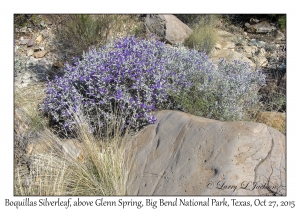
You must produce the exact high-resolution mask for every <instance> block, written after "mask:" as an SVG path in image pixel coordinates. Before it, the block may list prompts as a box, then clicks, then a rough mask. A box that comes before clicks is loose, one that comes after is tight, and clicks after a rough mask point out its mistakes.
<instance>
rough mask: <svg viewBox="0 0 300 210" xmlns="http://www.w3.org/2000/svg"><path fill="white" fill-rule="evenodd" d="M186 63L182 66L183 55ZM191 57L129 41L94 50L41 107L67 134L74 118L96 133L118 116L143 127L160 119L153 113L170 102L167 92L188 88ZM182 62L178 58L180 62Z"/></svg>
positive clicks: (54, 84) (70, 67)
mask: <svg viewBox="0 0 300 210" xmlns="http://www.w3.org/2000/svg"><path fill="white" fill-rule="evenodd" d="M180 56H181V57H182V59H183V58H184V59H186V61H185V63H184V64H183V63H179V62H178V57H180ZM190 56H196V55H195V54H193V55H190V53H185V54H184V53H181V54H180V52H178V51H176V50H173V49H171V48H169V47H167V46H166V45H165V44H164V43H162V42H159V41H155V40H152V41H147V40H138V39H136V38H134V37H127V38H123V39H120V40H117V41H115V42H114V43H113V44H112V45H111V46H110V45H106V46H104V47H102V48H100V49H97V50H96V49H93V50H89V52H87V53H84V54H83V56H82V58H81V59H79V58H78V59H77V60H76V61H75V62H74V63H73V64H70V63H66V64H65V67H64V75H63V76H61V77H55V79H54V80H53V81H49V82H48V86H47V88H46V94H47V97H46V99H45V101H44V102H43V103H42V109H43V111H44V112H45V113H48V114H49V115H50V116H51V118H52V120H53V121H54V122H55V123H56V124H57V125H58V126H59V127H60V128H65V129H67V130H68V131H71V130H72V129H73V126H74V124H75V123H76V121H75V119H74V117H72V116H73V115H74V114H76V115H77V116H79V115H80V116H84V117H85V119H89V120H90V119H92V120H90V122H91V123H90V127H91V129H92V130H93V129H95V128H99V127H101V126H102V125H103V124H104V123H107V122H109V120H110V119H112V118H113V116H114V115H116V113H117V112H118V115H120V116H119V119H120V120H121V124H122V125H123V126H128V125H129V126H130V127H134V128H139V127H141V126H143V125H146V124H149V123H154V122H155V121H156V119H155V117H154V115H153V114H152V113H151V112H152V111H153V110H155V109H157V108H164V107H165V106H166V104H168V102H167V101H168V94H167V93H168V90H171V91H172V92H176V91H177V90H179V89H184V88H188V87H189V85H190V83H189V82H188V80H187V78H188V77H187V76H188V71H185V70H187V69H188V68H189V67H190V66H193V65H196V66H197V65H198V66H197V68H201V62H202V61H201V59H202V57H201V56H198V60H199V61H198V62H197V63H196V64H194V60H188V59H189V57H190ZM176 59H177V60H176Z"/></svg>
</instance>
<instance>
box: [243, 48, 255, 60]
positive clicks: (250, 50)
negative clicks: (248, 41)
mask: <svg viewBox="0 0 300 210" xmlns="http://www.w3.org/2000/svg"><path fill="white" fill-rule="evenodd" d="M256 51H257V47H255V46H243V54H244V55H245V56H246V57H247V58H252V57H253V55H255V53H256Z"/></svg>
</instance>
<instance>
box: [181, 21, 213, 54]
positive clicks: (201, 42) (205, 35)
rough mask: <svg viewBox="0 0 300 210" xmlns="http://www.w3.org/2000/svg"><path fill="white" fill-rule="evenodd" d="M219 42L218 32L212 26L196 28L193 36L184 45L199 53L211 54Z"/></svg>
mask: <svg viewBox="0 0 300 210" xmlns="http://www.w3.org/2000/svg"><path fill="white" fill-rule="evenodd" d="M216 42H217V32H216V30H215V28H214V27H212V26H211V25H203V26H200V25H199V26H196V27H195V28H194V30H193V32H192V34H191V35H190V36H189V37H188V38H187V39H185V41H184V45H186V46H187V47H189V48H191V49H196V50H198V51H199V52H203V51H205V52H206V53H207V54H209V53H210V52H211V51H212V50H213V48H214V46H215V44H216Z"/></svg>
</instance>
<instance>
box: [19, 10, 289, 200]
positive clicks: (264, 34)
mask: <svg viewBox="0 0 300 210" xmlns="http://www.w3.org/2000/svg"><path fill="white" fill-rule="evenodd" d="M74 18H76V17H74V16H71V15H70V16H68V15H16V16H15V33H14V36H15V43H14V52H15V56H14V58H15V69H14V78H15V82H14V85H15V116H14V117H15V127H14V131H15V179H16V180H17V181H16V182H15V183H16V186H15V194H24V192H26V193H27V194H39V195H51V194H55V195H58V194H66V193H67V192H66V189H68V190H69V192H70V186H71V188H72V186H74V183H77V180H78V179H79V178H82V177H85V178H87V179H89V182H88V183H86V185H85V186H81V187H82V189H80V190H81V191H80V192H79V191H72V192H70V194H72V193H73V194H77V195H78V194H83V195H86V194H88V193H91V194H94V195H108V194H111V195H117V194H120V195H123V194H128V195H136V194H141V195H152V194H153V195H154V194H155V195H266V194H267V195H285V193H286V192H285V182H286V180H285V171H286V169H285V165H284V164H285V133H286V36H285V19H284V16H283V15H218V16H215V15H150V14H148V15H110V16H109V17H108V16H107V15H102V16H101V17H100V18H99V19H98V21H99V22H101V24H98V25H97V26H95V25H92V24H91V25H89V27H88V29H89V30H94V29H95V28H97V30H99V31H101V33H98V34H97V35H96V36H95V34H93V33H90V34H92V35H91V36H85V37H84V36H82V35H81V34H80V29H82V28H83V27H86V25H87V24H88V22H84V21H85V19H82V20H81V22H76V19H74ZM81 24H84V26H83V25H81ZM101 27H102V28H101ZM66 29H68V30H66ZM150 34H152V35H151V36H150ZM127 35H134V36H137V37H142V38H146V39H147V38H149V37H152V36H153V35H154V37H155V38H157V39H159V40H161V41H163V42H165V43H166V44H167V45H168V46H169V47H172V48H180V47H185V48H188V47H190V48H196V49H198V50H199V51H202V50H205V51H206V52H207V54H208V56H209V58H210V59H211V60H212V62H214V63H217V62H218V61H219V59H220V58H225V59H226V60H227V61H234V60H241V61H244V62H248V63H249V65H250V66H252V67H255V68H259V69H262V71H263V72H264V73H265V74H266V76H267V77H266V82H267V83H266V84H267V85H266V86H265V87H262V88H261V89H260V90H259V92H260V94H261V95H262V98H261V100H260V107H259V108H257V110H256V111H254V112H253V113H252V114H251V121H252V122H249V123H244V122H235V123H226V122H220V121H217V120H214V119H206V118H201V116H200V117H199V118H197V117H195V116H192V115H185V114H183V113H180V112H178V113H177V112H174V113H173V112H172V111H170V112H164V111H162V112H158V113H156V114H155V115H156V117H157V118H158V124H157V125H155V126H156V127H153V126H149V127H146V128H145V130H144V131H143V132H141V133H138V134H137V135H135V137H132V135H129V137H128V136H127V137H126V135H125V137H124V135H123V134H122V135H120V136H122V138H121V137H120V138H115V137H114V138H113V139H122V140H124V139H126V140H124V141H125V142H127V144H126V145H125V146H124V148H123V147H122V149H123V150H120V147H119V146H118V145H119V143H116V145H114V144H112V143H110V144H105V143H99V141H96V142H98V143H97V144H96V145H95V143H94V141H95V139H96V138H97V137H94V136H91V135H86V134H85V131H86V129H85V128H82V129H83V131H82V132H81V130H80V129H79V130H80V132H79V134H77V135H76V136H77V137H76V139H75V140H74V138H72V139H70V138H68V139H66V138H61V137H60V136H58V135H56V134H55V133H53V132H52V131H51V132H50V130H51V125H49V124H48V123H49V121H48V119H47V118H45V117H43V116H41V114H40V113H39V111H37V110H38V104H39V103H41V102H42V101H43V99H44V98H45V93H44V89H45V85H46V81H47V80H53V78H55V76H60V75H63V74H64V65H65V62H66V61H72V58H73V57H74V56H78V55H81V53H82V51H87V50H88V46H90V47H98V46H102V45H103V44H104V43H110V42H112V41H113V40H115V39H116V38H118V37H124V36H127ZM82 37H84V38H82ZM191 114H195V113H191ZM248 121H249V120H248ZM173 122H177V124H176V123H175V124H174V123H173ZM256 122H257V123H256ZM258 123H263V124H258ZM49 126H50V129H49ZM237 127H239V131H237V130H236V128H237ZM274 128H275V129H274ZM278 130H279V131H280V132H279V131H278ZM233 131H234V132H233ZM178 132H179V133H178ZM166 133H168V134H166ZM114 136H116V135H114ZM199 136H205V138H203V139H202V138H201V140H200V141H199V138H198V137H199ZM128 138H130V140H128ZM136 139H142V140H140V141H136ZM241 139H242V140H241ZM187 140H188V141H187ZM173 141H175V142H173ZM103 142H105V141H103ZM111 142H114V141H111ZM128 142H129V143H128ZM137 142H138V143H137ZM253 142H255V143H253ZM136 144H137V145H136ZM53 145H55V146H53ZM91 145H92V146H91ZM128 145H131V146H130V147H129V148H133V150H131V149H130V150H129V151H127V149H128ZM133 145H134V146H133ZM170 145H173V146H172V148H173V150H172V149H170V148H169V149H168V147H169V146H170ZM191 145H193V146H191ZM98 147H99V148H100V149H99V150H97V149H96V148H98ZM196 147H197V148H199V150H197V151H194V150H191V149H192V148H196ZM111 148H114V149H115V150H113V151H112V150H111ZM222 148H226V149H222ZM105 149H106V150H105ZM168 150H170V151H168ZM51 151H52V152H53V151H56V153H57V155H56V156H55V157H54V158H53V157H52V156H51V158H52V160H53V163H51V164H50V163H49V161H48V162H47V160H48V159H49V154H50V153H51ZM124 151H127V152H124ZM162 151H168V152H166V153H164V154H163V153H162ZM221 151H227V153H226V154H225V153H224V152H223V153H224V154H223V153H222V152H221ZM89 152H90V153H91V154H95V153H97V154H96V155H95V156H89V155H88V154H89ZM51 154H52V153H51ZM125 154H127V155H125ZM128 154H130V155H129V156H128ZM190 154H192V156H190ZM58 157H67V160H68V161H67V164H65V163H66V162H64V161H66V160H65V159H64V161H63V160H61V159H59V158H58ZM225 157H226V158H225ZM128 158H129V159H128ZM166 159H167V160H168V162H166V161H164V160H166ZM70 160H72V161H70ZM124 160H127V162H124ZM112 161H116V162H117V163H118V164H114V165H115V166H116V167H115V168H113V170H110V169H108V168H109V167H110V166H111V164H112ZM224 161H225V162H226V164H225V162H224ZM46 162H47V167H42V166H41V165H39V164H38V163H40V164H41V163H43V164H45V163H46ZM74 162H75V163H76V164H74ZM91 162H92V163H93V164H94V165H95V166H96V168H97V167H98V168H102V169H103V171H99V170H97V169H96V170H95V171H96V172H95V171H94V170H92V169H93V167H92V166H91V165H90V164H91ZM104 162H105V164H106V165H103V163H104ZM53 164H54V165H58V166H62V165H64V164H65V166H66V168H65V170H66V171H64V172H68V173H71V171H74V170H77V171H79V172H78V173H77V174H75V175H74V174H73V176H72V178H68V179H67V178H66V179H67V181H66V182H67V183H66V182H64V183H59V184H61V186H64V187H65V188H64V189H63V188H61V189H53V188H52V187H55V186H53V185H52V184H51V183H53V182H55V179H56V178H62V177H61V176H63V174H66V173H62V171H60V170H58V168H56V167H55V170H54V168H53ZM224 164H225V165H226V167H224ZM274 164H275V165H274ZM276 164H277V165H276ZM195 165H196V166H197V169H195V168H193V167H194V166H195ZM103 166H106V167H107V168H106V167H103ZM124 166H126V167H124ZM39 167H42V168H43V170H42V169H41V168H39ZM79 168H80V170H79ZM124 168H125V169H124ZM246 168H247V170H248V171H245V169H246ZM82 169H84V170H82ZM94 169H95V168H94ZM275 169H276V170H275ZM107 170H109V171H110V172H111V173H112V174H110V173H108V172H107ZM49 171H55V174H54V175H53V177H51V179H48V180H47V181H46V182H45V180H44V178H45V177H43V175H44V174H45V173H49ZM203 171H205V173H204V174H203ZM150 172H151V173H152V175H151V174H150V175H149V174H148V173H150ZM95 173H96V174H97V175H95ZM120 173H121V175H120ZM103 174H106V175H103ZM148 175H149V176H148ZM200 175H201V176H200ZM55 177H56V178H55ZM97 177H98V179H97ZM103 177H105V179H104V178H103ZM112 177H113V178H114V180H109V179H110V178H112ZM117 177H123V178H122V180H119V179H118V178H117ZM196 177H197V178H196ZM42 179H43V182H44V183H45V186H42V189H40V188H39V187H41V185H40V184H41V180H42ZM61 180H64V179H61ZM99 180H104V181H102V182H99ZM125 180H127V181H125ZM189 180H198V181H199V183H197V184H199V186H198V187H195V186H194V182H191V181H189ZM201 180H202V181H201ZM203 180H206V182H207V183H208V182H210V183H214V184H216V183H219V182H221V181H224V180H231V184H232V185H234V184H235V183H238V184H241V183H243V181H245V182H247V183H253V182H255V181H257V182H259V183H261V184H262V185H263V184H264V183H269V184H268V185H267V186H266V187H265V188H264V189H262V190H255V191H250V190H247V189H245V188H243V187H241V186H240V188H239V189H236V190H232V189H227V190H226V191H220V189H219V188H217V187H212V188H211V189H207V188H206V189H205V184H206V183H204V182H203ZM108 182H109V183H110V185H107V183H108ZM120 182H122V186H123V187H122V190H120V189H118V187H117V186H120ZM127 182H128V183H129V184H128V185H127V184H126V183H127ZM228 182H229V181H228ZM174 183H178V186H177V185H176V186H175V185H174ZM270 183H272V184H270ZM51 185H52V187H50V186H51ZM91 186H96V187H95V189H97V190H95V191H92V192H90V191H89V187H91ZM32 189H34V190H32ZM72 189H73V188H72ZM26 193H25V194H26Z"/></svg>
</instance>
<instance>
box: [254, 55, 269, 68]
mask: <svg viewBox="0 0 300 210" xmlns="http://www.w3.org/2000/svg"><path fill="white" fill-rule="evenodd" d="M253 60H254V62H255V63H256V65H258V66H260V67H265V66H267V64H268V59H267V58H266V57H263V56H255V57H254V58H253Z"/></svg>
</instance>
